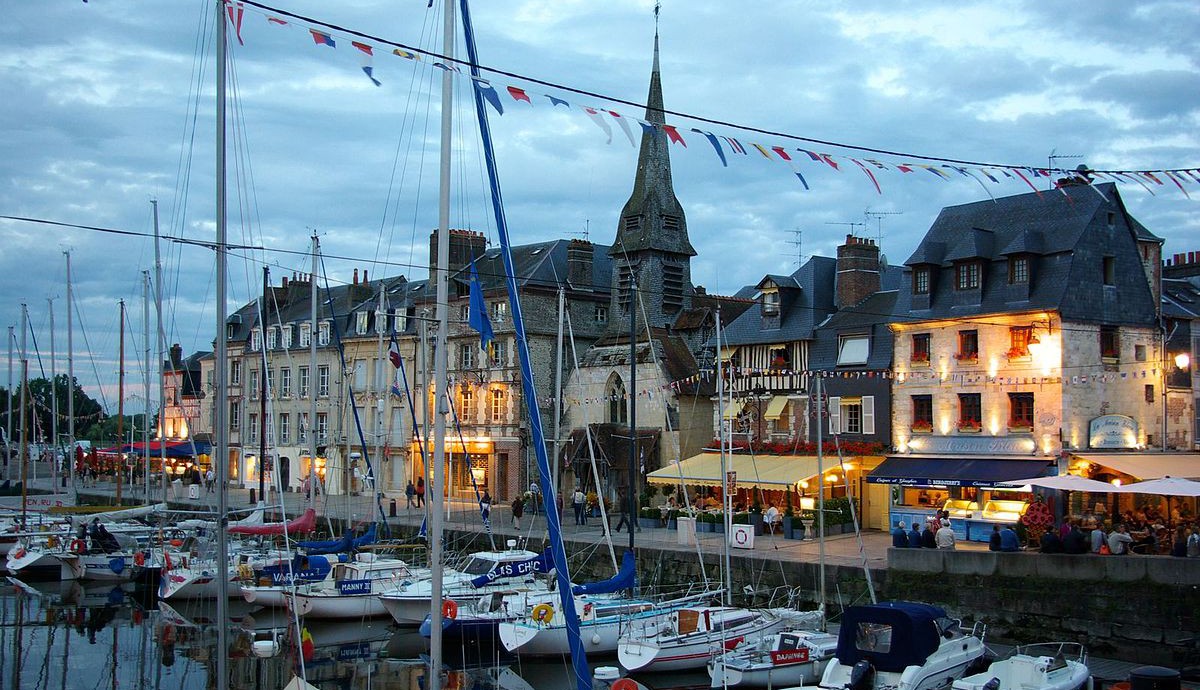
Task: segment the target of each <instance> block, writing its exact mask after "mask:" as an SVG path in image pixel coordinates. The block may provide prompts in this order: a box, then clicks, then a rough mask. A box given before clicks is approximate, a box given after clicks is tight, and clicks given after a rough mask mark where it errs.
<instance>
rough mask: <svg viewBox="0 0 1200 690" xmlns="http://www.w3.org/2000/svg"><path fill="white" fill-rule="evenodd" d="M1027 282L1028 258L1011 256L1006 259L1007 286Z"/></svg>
mask: <svg viewBox="0 0 1200 690" xmlns="http://www.w3.org/2000/svg"><path fill="white" fill-rule="evenodd" d="M1028 282H1029V258H1028V257H1024V256H1013V257H1010V258H1009V259H1008V284H1009V285H1017V284H1019V283H1028Z"/></svg>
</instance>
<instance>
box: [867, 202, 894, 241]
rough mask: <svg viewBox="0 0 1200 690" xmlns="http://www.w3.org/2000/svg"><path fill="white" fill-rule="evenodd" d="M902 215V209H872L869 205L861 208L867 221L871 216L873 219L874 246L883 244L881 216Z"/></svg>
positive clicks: (869, 220)
mask: <svg viewBox="0 0 1200 690" xmlns="http://www.w3.org/2000/svg"><path fill="white" fill-rule="evenodd" d="M902 215H904V211H872V210H871V207H870V206H868V207H867V208H866V209H864V210H863V217H864V218H866V219H867V222H868V223H869V222H871V219H872V218H873V219H875V244H876V246H879V247H882V246H883V217H884V216H902Z"/></svg>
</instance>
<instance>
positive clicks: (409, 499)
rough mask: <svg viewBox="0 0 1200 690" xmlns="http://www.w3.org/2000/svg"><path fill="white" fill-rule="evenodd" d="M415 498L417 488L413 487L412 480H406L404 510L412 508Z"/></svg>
mask: <svg viewBox="0 0 1200 690" xmlns="http://www.w3.org/2000/svg"><path fill="white" fill-rule="evenodd" d="M416 498H417V487H415V486H413V483H412V480H411V479H410V480H408V486H406V487H404V509H405V510H408V509H410V508H412V507H413V503H414V502H415V500H416Z"/></svg>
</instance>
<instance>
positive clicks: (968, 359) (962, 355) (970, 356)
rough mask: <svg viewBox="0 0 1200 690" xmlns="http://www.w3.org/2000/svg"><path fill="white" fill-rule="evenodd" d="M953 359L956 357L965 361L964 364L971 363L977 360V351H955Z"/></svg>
mask: <svg viewBox="0 0 1200 690" xmlns="http://www.w3.org/2000/svg"><path fill="white" fill-rule="evenodd" d="M954 359H956V360H958V361H960V362H963V363H966V364H971V363H974V362H978V361H979V353H978V352H955V353H954Z"/></svg>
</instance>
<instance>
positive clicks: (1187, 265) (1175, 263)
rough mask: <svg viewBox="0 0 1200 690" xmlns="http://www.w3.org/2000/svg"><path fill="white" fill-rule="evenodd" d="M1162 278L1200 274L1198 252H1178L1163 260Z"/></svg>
mask: <svg viewBox="0 0 1200 690" xmlns="http://www.w3.org/2000/svg"><path fill="white" fill-rule="evenodd" d="M1162 275H1163V277H1164V278H1192V277H1194V276H1200V252H1180V253H1178V254H1174V255H1172V256H1171V258H1170V259H1167V260H1166V261H1164V262H1163V269H1162Z"/></svg>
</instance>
